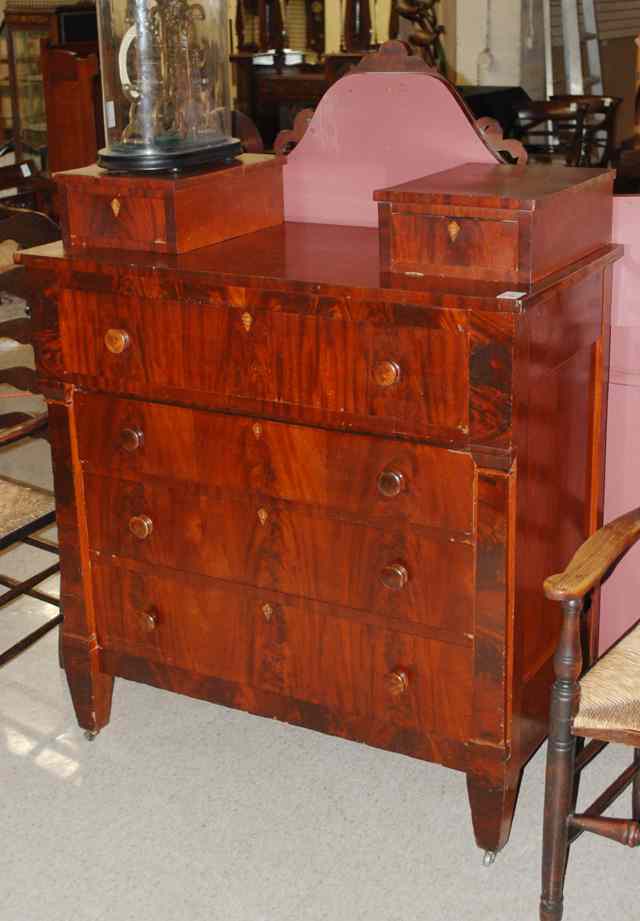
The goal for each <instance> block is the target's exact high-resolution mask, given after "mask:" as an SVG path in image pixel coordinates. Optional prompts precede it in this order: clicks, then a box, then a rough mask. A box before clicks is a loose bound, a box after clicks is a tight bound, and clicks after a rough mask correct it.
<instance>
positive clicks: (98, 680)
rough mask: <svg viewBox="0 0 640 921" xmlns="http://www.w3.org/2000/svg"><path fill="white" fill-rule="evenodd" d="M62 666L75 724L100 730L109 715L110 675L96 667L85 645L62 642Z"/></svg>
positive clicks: (91, 653)
mask: <svg viewBox="0 0 640 921" xmlns="http://www.w3.org/2000/svg"><path fill="white" fill-rule="evenodd" d="M63 647H64V666H65V670H66V675H67V683H68V685H69V692H70V694H71V700H72V703H73V708H74V710H75V713H76V718H77V720H78V724H79V725H80V726H81V728H82V729H85V730H87V731H88V732H91V733H97V732H100V730H101V729H102V728H103V726H106V725H107V723H108V722H109V718H110V716H111V700H112V697H113V677H112V676H111V675H105V674H104V673H103V672H100V671H98V668H97V661H96V654H95V652H94V651H90V650H88V649H87V647H86V646H81V645H76V644H75V643H69V642H65V643H63Z"/></svg>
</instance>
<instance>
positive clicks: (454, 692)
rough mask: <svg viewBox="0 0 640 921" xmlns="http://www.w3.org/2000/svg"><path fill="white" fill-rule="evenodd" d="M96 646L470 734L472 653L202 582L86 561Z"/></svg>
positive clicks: (426, 729)
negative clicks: (94, 613) (89, 564)
mask: <svg viewBox="0 0 640 921" xmlns="http://www.w3.org/2000/svg"><path fill="white" fill-rule="evenodd" d="M93 580H94V593H95V604H96V611H97V620H98V639H99V643H100V645H101V646H102V647H103V648H106V649H111V650H114V651H117V652H128V653H131V654H134V655H138V656H142V657H144V658H147V659H151V660H154V661H159V662H162V663H164V664H167V665H176V666H179V667H180V668H183V669H187V670H190V671H192V672H194V673H197V674H201V675H208V676H213V677H217V678H222V679H224V680H227V681H232V682H237V683H240V684H246V685H250V686H252V687H255V688H259V689H261V690H266V691H272V692H274V693H277V694H281V695H284V696H287V697H292V698H295V699H297V700H302V701H308V702H310V703H314V704H320V705H322V706H325V707H328V708H329V709H331V710H335V711H336V712H337V713H341V714H345V715H357V716H367V717H372V718H375V719H376V720H379V721H382V722H389V723H393V724H395V725H397V726H400V727H403V728H407V729H413V730H416V731H417V732H420V733H423V734H428V733H436V734H438V735H440V736H445V737H448V738H451V739H457V740H461V741H463V740H465V739H467V738H469V735H470V721H471V685H472V647H471V646H456V645H453V644H449V643H443V642H440V641H438V640H432V639H426V638H424V637H421V636H414V635H412V634H407V633H400V632H396V631H392V630H387V629H384V628H383V627H379V626H374V625H371V624H367V623H363V622H362V621H356V620H349V619H347V618H345V617H336V616H332V615H331V614H329V613H322V612H319V611H318V610H317V609H316V608H313V607H312V606H311V604H310V603H306V602H304V601H302V600H293V601H292V600H291V598H290V597H289V596H287V597H286V599H285V598H283V600H282V603H280V602H278V601H274V600H273V599H274V594H273V593H270V594H269V600H266V599H265V598H264V597H261V596H260V593H259V591H258V590H255V589H248V588H245V587H244V586H236V585H233V584H231V583H220V582H214V581H211V580H209V579H206V578H204V577H200V576H193V575H185V576H184V577H181V578H176V577H173V576H170V575H165V574H161V573H158V572H154V573H150V572H148V571H143V572H140V571H137V570H133V569H129V568H125V567H123V566H120V565H118V566H110V565H108V564H103V563H101V562H100V561H96V562H94V564H93Z"/></svg>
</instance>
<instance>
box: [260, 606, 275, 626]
mask: <svg viewBox="0 0 640 921" xmlns="http://www.w3.org/2000/svg"><path fill="white" fill-rule="evenodd" d="M262 614H263V617H264V619H265V620H266V622H267V623H269V622H270V620H271V618H272V617H273V606H272V605H270V604H269V603H267V604H263V605H262Z"/></svg>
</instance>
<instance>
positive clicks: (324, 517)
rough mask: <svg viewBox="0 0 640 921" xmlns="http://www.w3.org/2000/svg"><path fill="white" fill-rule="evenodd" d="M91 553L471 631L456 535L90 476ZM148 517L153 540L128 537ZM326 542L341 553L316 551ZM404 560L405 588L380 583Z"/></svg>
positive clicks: (466, 544)
mask: <svg viewBox="0 0 640 921" xmlns="http://www.w3.org/2000/svg"><path fill="white" fill-rule="evenodd" d="M85 481H86V491H87V499H86V502H87V515H88V520H89V531H90V534H91V546H92V549H94V550H98V551H100V553H101V554H102V555H103V556H111V555H116V556H118V557H124V558H130V559H137V560H140V561H141V562H145V563H148V564H154V565H156V564H157V565H161V566H166V567H170V568H172V569H176V570H183V571H185V572H195V573H201V574H207V575H210V576H212V577H215V578H218V579H226V580H229V581H234V582H243V583H245V584H249V585H257V586H262V587H263V588H266V589H273V590H276V591H281V592H287V593H289V594H292V595H298V596H303V597H307V598H315V599H318V600H320V601H325V602H333V603H335V604H340V605H345V606H348V607H352V608H356V609H362V610H372V611H374V612H378V613H382V614H384V615H385V616H387V617H389V618H401V619H408V620H417V621H419V622H422V623H427V624H431V625H434V626H437V627H439V628H441V629H446V630H447V631H449V632H451V633H453V634H458V635H464V634H465V633H466V634H469V633H470V632H471V620H472V611H473V559H474V548H473V541H472V539H471V538H470V537H469V536H464V535H461V534H456V533H455V532H449V531H439V530H436V529H430V528H420V527H418V526H415V525H413V526H412V525H406V526H398V525H396V526H393V525H392V526H389V525H387V524H386V523H385V522H380V523H379V524H376V523H375V522H373V521H370V522H367V523H366V524H361V523H355V522H352V521H349V520H342V518H341V516H340V513H339V511H335V512H333V513H332V514H326V513H324V512H322V511H321V510H319V509H317V508H315V507H313V506H307V507H304V506H300V507H296V506H295V505H293V506H292V505H291V504H289V503H287V502H283V501H278V500H274V499H271V500H268V501H265V499H264V498H263V497H260V496H251V495H249V496H247V497H244V498H242V497H235V496H232V495H230V494H229V493H227V492H226V491H218V490H215V491H214V490H207V489H205V488H203V487H198V486H196V485H194V484H186V483H183V484H180V485H178V484H171V485H169V484H167V483H154V481H153V480H151V479H146V480H145V481H144V482H131V481H119V480H114V479H107V478H103V477H96V476H93V475H88V476H86V477H85ZM142 515H144V516H146V517H148V518H149V519H150V520H151V521H152V522H153V530H152V532H151V534H150V536H149V537H147V538H146V539H142V540H141V539H139V538H138V537H136V536H135V535H134V534H132V533H131V531H130V529H129V522H130V520H131V518H132V517H135V516H142ZM319 547H326V548H329V547H335V548H338V547H339V548H340V553H339V555H338V554H335V555H334V554H333V553H318V548H319ZM398 562H399V563H402V564H403V565H404V566H405V567H406V568H407V570H408V572H409V579H408V583H407V585H406V587H405V588H404V589H402V590H399V591H396V590H393V589H389V588H387V587H386V586H385V585H384V584H383V582H382V579H381V576H382V571H383V568H384V567H385V566H387V565H389V564H393V563H398Z"/></svg>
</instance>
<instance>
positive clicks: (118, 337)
mask: <svg viewBox="0 0 640 921" xmlns="http://www.w3.org/2000/svg"><path fill="white" fill-rule="evenodd" d="M130 342H131V340H130V338H129V333H128V332H127V331H126V329H108V330H107V331H106V333H105V334H104V344H105V345H106V347H107V348H108V349H109V351H110V352H111V353H112V354H113V355H120V354H122V352H124V351H126V349H128V348H129V345H130Z"/></svg>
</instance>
